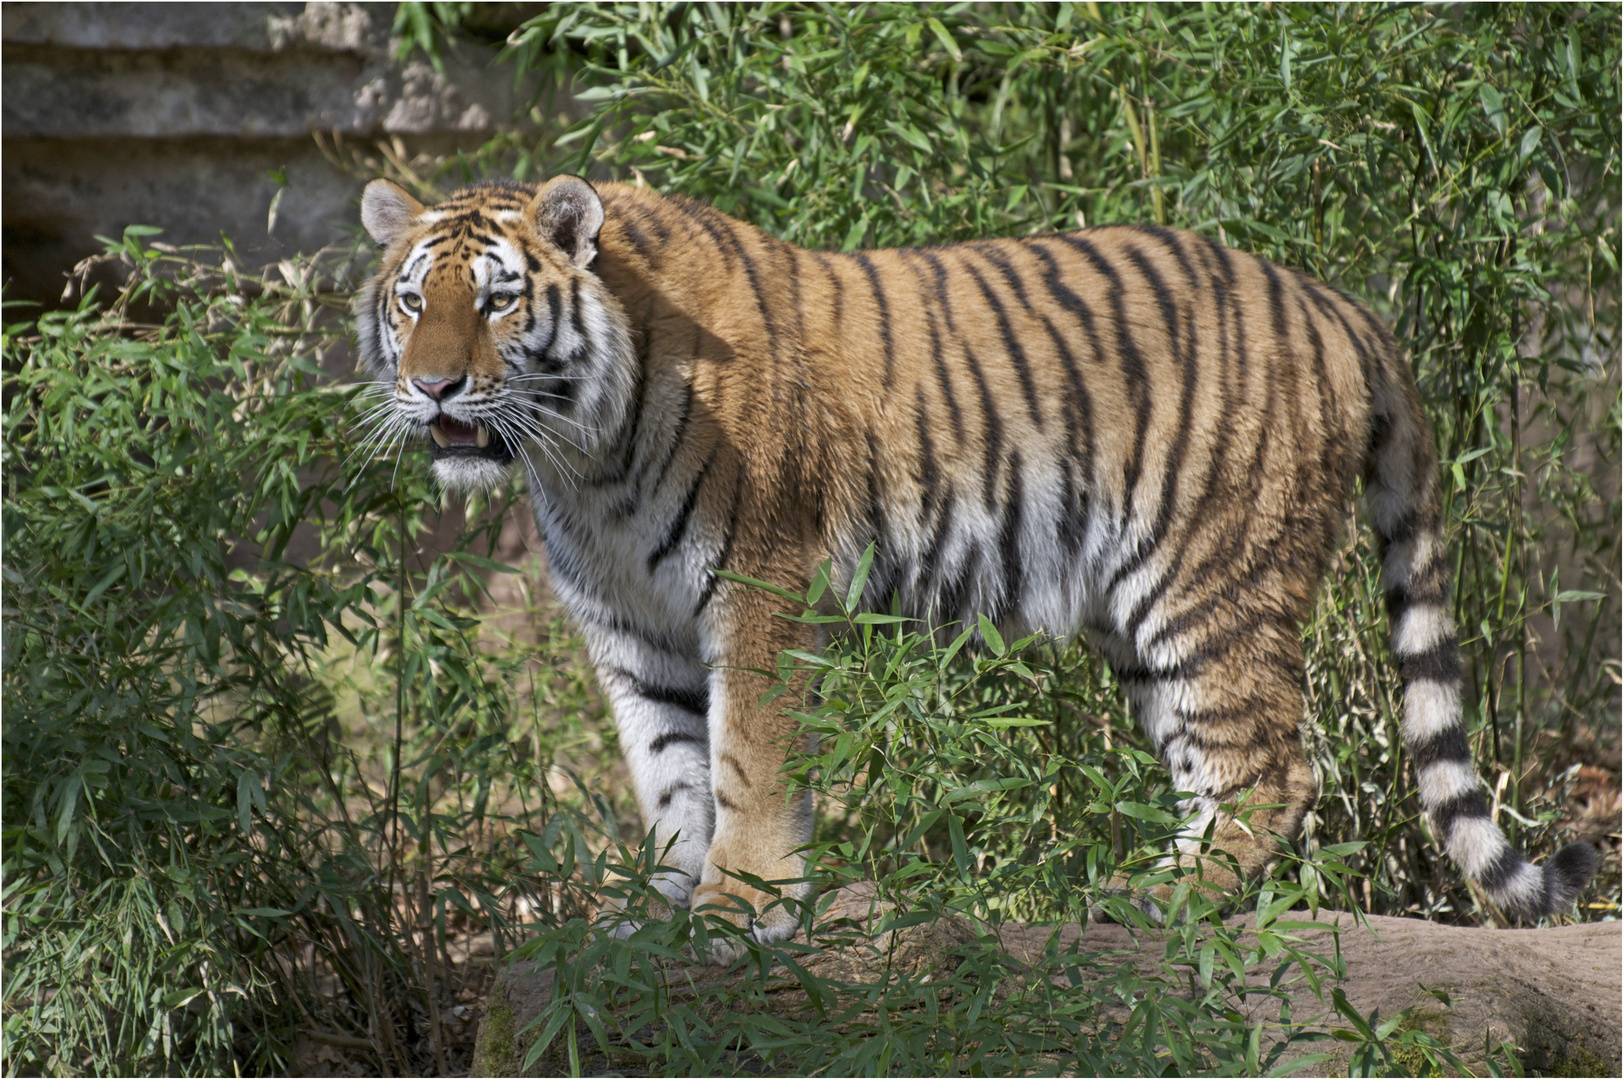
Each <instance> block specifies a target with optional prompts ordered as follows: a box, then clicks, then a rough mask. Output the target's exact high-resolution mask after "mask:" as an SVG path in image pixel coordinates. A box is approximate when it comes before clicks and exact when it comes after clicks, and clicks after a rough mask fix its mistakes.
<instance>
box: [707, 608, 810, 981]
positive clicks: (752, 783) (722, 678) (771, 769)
mask: <svg viewBox="0 0 1624 1080" xmlns="http://www.w3.org/2000/svg"><path fill="white" fill-rule="evenodd" d="M715 607H716V609H717V610H716V612H715V618H714V622H713V624H712V625H713V629H714V641H715V644H716V646H717V657H716V660H715V662H714V666H713V670H712V672H711V712H710V776H711V796H712V800H713V803H714V805H715V807H716V828H715V831H714V833H713V834H712V837H711V844H710V851H709V853H708V854H707V855H706V858H705V867H704V870H703V873H702V875H701V878H700V883H699V887H698V888H696V889H695V890H694V894H693V903H692V906H693V910H694V911H695V912H701V911H703V912H706V913H709V914H720V915H722V916H723V917H725V918H727V919H728V920H729V921H731V922H733V923H735V924H736V925H739V926H744V927H748V928H749V931H750V934H751V936H752V937H753V938H754V939H755V940H757V941H760V942H768V941H782V940H784V939H786V938H788V937H790V936H792V935H793V934H794V933H795V930H796V927H797V925H798V920H797V917H796V913H795V911H794V910H793V909H792V907H790V906H788V905H785V904H784V903H782V902H781V900H780V897H785V898H791V899H796V900H804V899H806V898H807V896H808V895H809V894H810V892H811V886H810V884H809V883H806V882H801V881H798V880H794V879H800V878H803V877H804V876H805V874H806V857H805V856H804V855H803V854H802V853H801V851H800V849H801V848H802V847H804V846H805V845H806V844H807V843H808V842H809V841H810V840H811V838H812V796H811V793H810V792H809V791H805V790H802V791H797V792H793V793H792V792H791V791H790V790H789V785H788V783H787V778H786V777H785V776H784V775H783V769H784V763H785V760H786V758H787V756H788V754H789V752H790V750H791V744H792V743H793V742H794V741H795V739H796V721H795V720H794V718H792V717H790V716H788V715H786V714H785V712H784V708H785V706H786V705H787V704H788V703H789V702H790V701H791V700H798V695H797V691H798V690H799V689H801V688H804V682H801V683H799V684H798V685H797V686H795V687H792V688H791V691H790V692H789V693H787V694H784V695H781V696H779V697H777V698H775V699H774V700H773V701H771V702H769V703H767V704H765V705H763V704H762V697H763V695H764V694H766V693H767V691H768V690H770V689H771V688H772V687H773V686H774V684H775V683H774V680H773V679H771V678H768V677H764V676H762V675H760V674H757V672H758V671H773V670H775V669H776V667H777V662H778V656H779V654H780V653H781V652H783V651H784V650H785V649H796V648H798V649H807V648H812V647H814V646H815V644H816V638H815V635H814V634H813V633H811V632H810V629H811V628H809V627H805V626H802V625H801V624H799V623H793V622H789V621H787V620H785V619H782V618H777V617H775V612H776V610H777V608H776V602H775V601H773V600H772V598H771V597H769V596H767V595H766V594H763V593H760V592H756V591H754V590H746V589H741V588H734V589H732V590H730V592H729V594H728V595H727V596H726V597H725V599H721V600H718V602H717V604H716V605H715ZM741 875H743V876H745V877H754V878H758V879H761V880H763V881H767V882H772V881H791V882H792V883H789V884H785V885H782V886H777V889H778V894H777V895H774V893H772V892H768V891H767V890H765V889H762V888H759V887H757V886H755V885H752V884H750V883H749V882H748V881H747V880H744V879H743V878H741ZM712 940H713V945H712V950H711V958H712V959H713V960H716V961H722V960H726V959H730V958H731V957H732V956H735V955H737V954H738V953H739V952H740V951H741V950H740V949H739V948H737V947H736V946H735V947H729V946H727V945H725V944H720V943H717V942H716V941H715V939H714V938H713V939H712Z"/></svg>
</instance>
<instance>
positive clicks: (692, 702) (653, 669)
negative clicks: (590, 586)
mask: <svg viewBox="0 0 1624 1080" xmlns="http://www.w3.org/2000/svg"><path fill="white" fill-rule="evenodd" d="M594 629H595V628H594ZM589 640H590V642H591V644H592V648H593V654H594V659H595V660H596V662H597V667H598V679H599V682H600V684H601V685H602V686H603V688H604V691H605V693H606V694H607V695H608V697H609V702H610V706H611V708H612V710H613V712H614V717H615V726H616V728H617V729H618V730H619V732H620V745H621V751H622V753H623V754H624V755H625V758H626V764H627V766H628V767H629V769H630V772H631V776H632V786H633V787H634V788H635V790H636V792H637V803H638V808H639V809H640V810H641V811H642V815H643V827H644V828H645V829H646V830H648V833H649V839H650V843H651V844H652V846H653V859H654V861H655V863H657V864H658V865H659V866H660V867H661V868H662V869H660V871H659V872H658V873H656V874H655V875H654V878H653V881H652V884H653V886H654V887H655V889H657V890H658V891H659V892H660V894H661V895H662V896H664V897H665V899H666V901H667V902H668V903H670V904H672V905H674V906H678V907H684V906H686V905H687V904H688V900H689V898H690V896H692V894H693V890H694V886H695V885H697V884H698V883H699V879H700V875H701V872H702V870H703V868H704V865H705V852H706V851H707V850H708V849H709V847H710V839H711V822H712V816H713V815H712V809H711V792H710V788H711V781H710V734H709V720H708V717H709V712H710V690H709V685H708V683H709V672H707V671H706V670H705V668H704V666H703V665H702V664H700V663H699V661H698V659H697V658H688V657H684V656H678V655H675V654H672V653H670V652H667V651H666V650H663V649H659V648H655V647H653V646H651V645H649V644H648V643H647V642H644V641H642V640H640V639H638V638H635V637H631V636H628V635H621V634H613V633H608V632H605V631H601V630H599V631H598V632H597V633H591V632H590V631H589ZM616 927H617V932H620V933H630V932H631V931H632V930H634V929H636V926H635V925H634V924H632V923H630V922H624V921H617V923H616Z"/></svg>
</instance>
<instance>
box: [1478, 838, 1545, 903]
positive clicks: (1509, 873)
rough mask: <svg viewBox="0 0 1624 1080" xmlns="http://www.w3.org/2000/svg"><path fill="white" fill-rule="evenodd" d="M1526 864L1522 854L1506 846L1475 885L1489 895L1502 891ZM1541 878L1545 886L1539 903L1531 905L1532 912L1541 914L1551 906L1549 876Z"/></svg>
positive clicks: (1480, 875) (1485, 868)
mask: <svg viewBox="0 0 1624 1080" xmlns="http://www.w3.org/2000/svg"><path fill="white" fill-rule="evenodd" d="M1527 862H1528V860H1527V859H1525V858H1523V856H1522V852H1520V851H1518V850H1517V849H1516V848H1514V847H1512V846H1511V845H1510V844H1507V845H1506V846H1505V847H1504V848H1502V849H1501V851H1500V854H1498V855H1496V856H1495V857H1494V861H1493V862H1491V863H1490V864H1489V865H1488V866H1486V867H1484V868H1483V872H1482V873H1481V874H1479V875H1477V883H1478V884H1479V885H1481V886H1483V887H1484V888H1485V889H1487V890H1488V891H1489V892H1490V893H1495V892H1498V891H1499V890H1501V889H1503V888H1504V887H1505V886H1506V885H1507V884H1508V883H1509V882H1510V881H1511V879H1512V878H1514V877H1516V876H1517V871H1519V870H1521V869H1522V868H1523V866H1524V865H1526V864H1527ZM1543 877H1544V881H1543V882H1542V884H1543V885H1544V886H1545V888H1544V889H1543V890H1542V891H1541V894H1540V902H1539V903H1537V904H1534V905H1531V908H1532V910H1534V911H1538V912H1542V913H1543V912H1544V911H1545V910H1547V909H1549V908H1550V906H1551V903H1550V898H1549V897H1550V886H1551V876H1550V874H1549V873H1546V874H1544V875H1543Z"/></svg>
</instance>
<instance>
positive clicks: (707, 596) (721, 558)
mask: <svg viewBox="0 0 1624 1080" xmlns="http://www.w3.org/2000/svg"><path fill="white" fill-rule="evenodd" d="M738 470H739V471H738V473H737V479H736V480H734V482H733V506H732V508H731V509H730V510H729V511H728V515H727V532H726V534H724V535H723V537H722V550H721V551H720V552H718V553H717V556H716V562H715V563H714V564H713V565H712V567H711V569H710V572H709V578H710V580H708V581H706V582H705V591H704V592H702V593H700V595H699V603H698V604H695V605H694V616H695V617H696V618H697V617H698V615H699V613H700V612H702V611H704V610H705V608H706V607H708V606H709V605H710V602H711V597H713V596H715V595H716V585H717V583H718V582H720V581H721V580H722V579H721V578H719V577H717V576H716V571H718V570H726V569H727V560H728V558H729V557H730V556H732V554H733V536H734V534H735V533H736V532H737V531H738V528H739V501H740V499H741V498H742V497H743V495H744V463H743V462H742V461H741V462H739V465H738Z"/></svg>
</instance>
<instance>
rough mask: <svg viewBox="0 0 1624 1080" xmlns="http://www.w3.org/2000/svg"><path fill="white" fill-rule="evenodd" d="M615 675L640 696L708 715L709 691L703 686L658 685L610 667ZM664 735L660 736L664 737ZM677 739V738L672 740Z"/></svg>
mask: <svg viewBox="0 0 1624 1080" xmlns="http://www.w3.org/2000/svg"><path fill="white" fill-rule="evenodd" d="M612 670H613V671H614V673H615V674H616V675H619V676H620V677H621V678H623V679H625V680H626V681H627V682H628V683H630V684H631V688H632V692H633V693H635V694H636V695H637V696H638V697H640V698H646V699H648V700H649V701H655V702H658V703H659V704H661V705H670V706H672V707H674V708H678V709H681V710H682V711H683V712H688V713H693V714H694V715H695V716H708V715H709V714H710V691H709V690H707V689H706V688H704V687H703V686H702V687H700V688H699V689H697V690H685V689H683V688H682V687H680V686H659V685H657V684H655V683H649V682H644V681H643V680H642V679H640V678H638V677H637V676H636V675H634V674H633V673H632V672H630V671H627V670H626V669H625V668H614V669H612ZM664 737H665V736H663V735H662V736H661V738H664ZM672 741H679V740H675V739H674V740H672Z"/></svg>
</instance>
